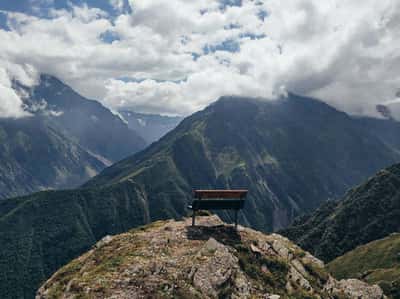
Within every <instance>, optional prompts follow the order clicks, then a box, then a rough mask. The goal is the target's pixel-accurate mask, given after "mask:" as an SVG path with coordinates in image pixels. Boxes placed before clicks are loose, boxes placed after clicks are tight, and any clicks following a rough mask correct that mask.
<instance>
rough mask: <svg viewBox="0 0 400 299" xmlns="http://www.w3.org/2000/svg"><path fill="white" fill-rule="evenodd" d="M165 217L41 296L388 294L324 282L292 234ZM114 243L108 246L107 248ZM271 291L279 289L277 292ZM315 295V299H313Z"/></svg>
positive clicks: (87, 260) (73, 266)
mask: <svg viewBox="0 0 400 299" xmlns="http://www.w3.org/2000/svg"><path fill="white" fill-rule="evenodd" d="M197 224H198V226H196V227H195V228H193V227H191V219H185V220H184V221H172V220H171V221H158V222H157V223H153V224H149V225H148V226H147V227H143V228H141V229H140V230H132V231H130V232H127V233H125V234H121V235H118V236H114V237H110V236H106V237H104V238H103V239H102V240H100V241H99V242H98V243H97V244H96V245H95V246H94V247H93V249H92V250H90V251H88V252H87V253H85V254H84V255H82V256H81V257H79V258H77V259H75V260H74V261H72V262H71V263H70V264H68V265H66V266H65V267H63V268H61V269H60V270H59V271H57V272H56V273H55V274H54V275H53V276H52V277H51V278H50V279H49V280H48V281H47V282H46V283H45V284H44V285H43V286H42V287H41V288H40V289H39V291H38V292H37V295H36V299H50V298H54V296H53V294H57V296H58V297H57V298H63V299H72V298H78V297H85V298H86V297H88V298H115V299H117V298H118V299H130V298H175V297H183V298H212V299H213V298H221V297H222V298H232V299H241V298H266V299H280V298H292V297H296V294H298V293H301V294H302V296H303V295H305V296H309V297H310V298H314V297H315V298H334V297H335V296H337V297H339V298H348V299H367V298H368V299H382V298H385V297H384V295H383V293H382V290H381V289H380V288H379V286H376V285H374V286H370V285H367V284H366V283H364V282H362V281H359V280H355V279H351V280H341V281H337V280H335V279H333V278H332V277H330V276H329V275H328V274H326V275H327V277H328V278H327V281H325V280H324V281H321V279H320V278H319V277H317V276H316V275H317V274H316V273H311V272H314V271H310V270H309V269H310V267H314V268H316V267H319V268H321V269H323V267H324V265H323V263H322V262H321V261H320V260H318V259H316V258H315V257H313V256H312V255H311V254H309V253H308V252H305V251H303V250H301V248H299V247H298V246H296V245H295V244H293V243H292V242H290V241H289V240H288V239H286V238H284V237H282V236H280V235H277V234H271V235H265V234H263V233H261V232H257V231H255V230H253V229H250V228H244V227H241V229H240V230H239V231H238V232H236V231H233V230H232V227H231V226H228V225H227V226H224V224H223V222H222V221H221V220H220V219H219V218H218V217H217V216H215V215H214V216H209V217H202V216H200V217H198V219H197ZM105 245H107V246H105ZM271 290H274V293H272V294H271ZM307 298H308V297H307Z"/></svg>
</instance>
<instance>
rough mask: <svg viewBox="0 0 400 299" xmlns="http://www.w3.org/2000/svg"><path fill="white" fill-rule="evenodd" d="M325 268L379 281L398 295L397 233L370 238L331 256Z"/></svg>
mask: <svg viewBox="0 0 400 299" xmlns="http://www.w3.org/2000/svg"><path fill="white" fill-rule="evenodd" d="M327 268H328V270H329V271H330V272H331V273H332V274H333V275H334V276H335V277H336V278H337V279H342V278H359V279H363V280H365V281H366V282H368V283H371V284H379V285H380V286H381V287H382V289H383V291H384V292H385V294H386V295H388V296H390V297H391V298H395V299H399V298H400V234H392V235H390V236H388V237H386V238H383V239H380V240H376V241H373V242H370V243H368V244H365V245H362V246H359V247H357V248H356V249H354V250H352V251H350V252H348V253H346V254H344V255H343V256H341V257H338V258H337V259H335V260H333V261H332V262H331V263H329V264H328V265H327Z"/></svg>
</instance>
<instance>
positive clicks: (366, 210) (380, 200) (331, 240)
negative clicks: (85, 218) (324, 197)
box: [281, 164, 400, 261]
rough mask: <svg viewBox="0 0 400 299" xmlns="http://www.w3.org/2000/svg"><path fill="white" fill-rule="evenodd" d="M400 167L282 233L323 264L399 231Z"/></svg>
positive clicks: (323, 207) (391, 169)
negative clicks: (322, 261) (357, 247)
mask: <svg viewBox="0 0 400 299" xmlns="http://www.w3.org/2000/svg"><path fill="white" fill-rule="evenodd" d="M399 219H400V164H396V165H393V166H392V167H389V168H387V169H385V170H382V171H380V172H378V173H377V174H376V175H375V176H374V177H372V178H371V179H369V180H368V181H367V182H366V183H364V184H362V185H360V186H358V187H356V188H355V189H353V190H351V191H350V192H348V193H347V195H346V197H345V198H344V199H343V200H341V201H337V202H329V203H326V204H324V205H322V207H321V208H319V209H318V210H316V211H315V212H314V213H312V214H311V215H309V216H304V217H301V218H300V219H298V220H297V221H295V222H294V224H293V225H292V226H291V227H290V228H288V229H286V230H284V231H282V232H281V233H282V234H284V235H286V236H287V237H288V238H289V239H291V240H294V241H296V242H297V243H298V244H299V245H300V246H302V247H303V248H305V249H306V250H309V251H310V252H312V253H313V254H315V255H316V256H317V257H319V258H321V259H323V260H324V261H331V260H332V259H334V258H335V257H338V256H341V255H342V254H344V253H346V252H347V251H349V250H351V249H353V248H355V247H356V246H358V245H361V244H366V243H368V242H370V241H373V240H376V239H380V238H383V237H386V236H387V235H389V234H390V233H392V232H399V231H400V220H399Z"/></svg>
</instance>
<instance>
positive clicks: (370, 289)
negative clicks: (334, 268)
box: [325, 278, 385, 299]
mask: <svg viewBox="0 0 400 299" xmlns="http://www.w3.org/2000/svg"><path fill="white" fill-rule="evenodd" d="M325 290H326V291H327V293H328V294H330V295H333V296H342V297H346V298H359V299H381V298H385V295H384V294H383V292H382V289H381V288H380V287H379V286H377V285H372V286H371V285H368V284H367V283H365V282H362V281H360V280H358V279H342V280H340V281H337V280H334V279H332V278H330V279H329V281H328V283H327V284H326V285H325Z"/></svg>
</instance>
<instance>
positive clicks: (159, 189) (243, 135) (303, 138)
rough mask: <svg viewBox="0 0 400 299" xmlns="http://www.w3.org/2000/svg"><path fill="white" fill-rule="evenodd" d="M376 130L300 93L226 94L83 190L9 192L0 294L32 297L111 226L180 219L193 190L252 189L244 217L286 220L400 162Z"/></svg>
mask: <svg viewBox="0 0 400 299" xmlns="http://www.w3.org/2000/svg"><path fill="white" fill-rule="evenodd" d="M370 129H371V128H370V127H368V126H365V125H363V124H361V123H360V121H359V120H358V119H355V118H353V117H350V116H348V115H347V114H345V113H343V112H339V111H337V110H335V109H333V108H331V107H330V106H328V105H326V104H324V103H322V102H320V101H317V100H314V99H310V98H304V97H300V96H296V95H293V94H290V95H289V97H288V98H284V99H280V100H277V101H266V100H257V99H251V98H238V97H223V98H221V99H220V100H218V101H217V102H215V103H214V104H212V105H210V106H209V107H207V108H206V109H204V110H203V111H200V112H198V113H195V114H193V115H192V116H190V117H188V118H186V119H185V120H183V121H182V122H181V123H180V124H179V125H178V126H177V127H176V128H175V129H174V130H172V131H171V132H169V133H167V135H165V136H164V137H162V138H161V139H160V140H159V141H157V142H155V143H153V144H152V145H151V146H150V147H148V148H146V149H145V150H143V151H141V152H138V153H136V154H135V155H133V156H131V157H129V158H127V159H125V160H122V161H120V162H118V163H116V164H115V165H113V166H111V167H109V168H107V169H105V170H104V171H103V172H102V173H101V174H100V175H98V176H97V177H95V178H93V179H92V180H90V181H89V182H88V183H87V184H85V185H84V186H82V188H79V189H76V190H69V191H48V192H40V193H36V194H32V195H31V196H26V197H20V198H13V199H8V200H6V201H4V202H1V201H0V244H1V245H0V273H2V275H0V297H2V298H33V296H34V292H35V291H36V289H37V287H38V286H39V285H40V284H41V283H42V282H43V281H44V280H45V279H47V278H48V277H49V276H50V275H51V274H52V273H53V272H54V271H55V270H57V269H58V268H59V267H61V266H62V265H64V264H65V263H67V262H68V261H70V260H71V259H72V258H74V257H76V256H78V255H80V254H82V253H83V252H85V251H87V250H89V249H90V247H91V246H92V245H93V244H94V243H95V242H96V241H97V240H99V239H101V238H102V237H104V236H105V235H108V234H117V233H121V232H124V231H127V230H128V229H129V228H132V227H135V226H138V225H142V224H146V223H149V222H151V221H154V220H159V219H169V218H175V219H178V218H181V217H182V216H184V215H186V214H187V212H188V210H187V205H188V203H189V202H190V201H191V198H192V189H194V188H248V189H249V195H248V198H247V203H246V207H245V209H244V210H243V211H242V212H241V213H240V216H239V222H240V223H241V224H243V225H246V226H252V227H254V228H257V229H258V230H262V231H271V230H276V229H278V228H281V227H284V226H286V225H288V224H289V223H290V222H291V220H292V219H293V218H294V217H295V216H296V215H298V214H302V213H304V212H306V211H310V210H312V209H314V208H316V207H317V206H319V205H320V203H321V202H322V201H324V200H326V199H327V198H337V197H340V196H341V194H342V193H344V192H345V190H346V189H347V188H349V187H350V186H353V185H354V184H357V183H359V182H361V181H362V180H364V179H365V178H366V177H368V176H370V175H372V174H373V173H375V172H376V171H377V170H378V169H381V168H382V167H384V166H385V165H390V164H392V163H394V162H396V161H399V160H400V156H399V152H398V151H397V150H396V149H395V148H393V147H392V146H389V145H387V144H386V143H384V142H382V141H381V139H379V138H378V137H377V136H376V135H375V134H374V133H371V132H370V131H371V130H370ZM218 214H219V215H220V217H221V218H222V219H224V220H226V221H228V222H229V221H230V220H231V214H230V213H229V212H227V211H219V212H218ZM10 261H13V262H12V263H10Z"/></svg>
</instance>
